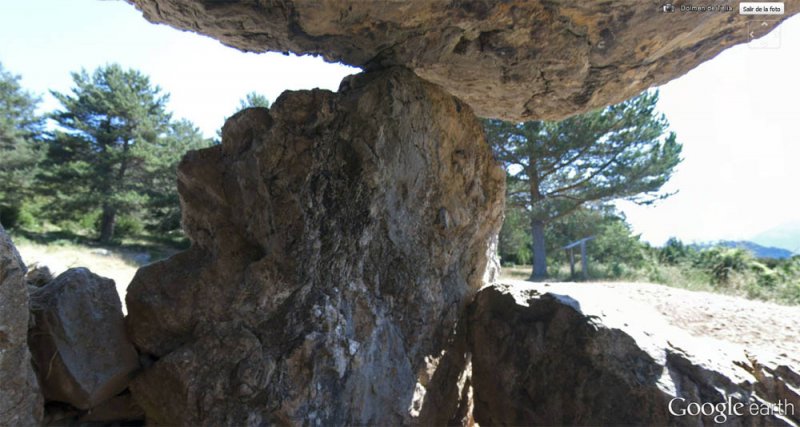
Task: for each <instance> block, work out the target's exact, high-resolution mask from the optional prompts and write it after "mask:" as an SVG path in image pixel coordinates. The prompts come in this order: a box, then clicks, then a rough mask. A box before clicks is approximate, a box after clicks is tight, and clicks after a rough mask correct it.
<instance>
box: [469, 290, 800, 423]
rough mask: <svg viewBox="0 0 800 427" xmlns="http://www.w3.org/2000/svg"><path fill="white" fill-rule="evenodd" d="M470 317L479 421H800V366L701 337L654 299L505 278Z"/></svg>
mask: <svg viewBox="0 0 800 427" xmlns="http://www.w3.org/2000/svg"><path fill="white" fill-rule="evenodd" d="M620 305H624V306H620ZM468 317H469V323H468V330H469V334H468V339H467V341H468V347H469V350H470V351H471V353H472V358H471V362H472V377H471V386H472V388H473V393H474V414H473V415H474V418H475V421H477V422H478V423H479V424H481V425H687V426H688V425H692V426H697V425H717V424H721V423H724V424H725V425H788V426H795V425H799V424H800V393H799V392H798V390H800V375H798V373H797V370H796V367H792V366H791V365H789V364H786V363H784V362H785V360H781V359H773V358H764V359H762V358H760V357H758V356H755V355H753V354H747V353H746V352H745V351H743V349H742V348H741V347H738V346H736V345H732V344H729V343H725V342H722V341H715V340H713V339H711V338H704V339H699V338H695V337H691V336H689V335H687V334H685V333H683V332H682V331H679V330H676V329H674V328H672V327H671V326H670V325H668V324H667V323H666V322H665V320H664V319H663V317H660V316H659V315H657V314H655V313H654V312H653V310H652V308H650V307H649V306H642V307H639V306H637V305H635V304H634V303H633V302H632V301H628V300H615V299H611V298H603V297H602V296H599V295H598V294H593V293H584V294H583V295H581V294H579V293H578V292H574V291H572V290H570V289H569V284H565V285H563V286H561V288H560V289H555V287H549V286H548V285H541V284H540V285H531V286H521V285H517V286H506V285H495V286H492V287H488V288H485V289H483V290H481V291H480V292H479V293H478V295H477V296H476V299H475V302H474V303H473V304H472V305H471V306H470V308H469V315H468ZM737 404H740V405H741V406H736V405H737ZM719 405H722V406H719ZM753 405H755V406H753ZM790 405H791V408H790ZM698 411H702V412H705V413H706V414H707V415H698Z"/></svg>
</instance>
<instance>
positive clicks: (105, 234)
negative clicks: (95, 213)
mask: <svg viewBox="0 0 800 427" xmlns="http://www.w3.org/2000/svg"><path fill="white" fill-rule="evenodd" d="M116 222H117V211H116V209H114V208H112V207H111V206H108V205H104V206H103V216H102V218H101V219H100V242H101V243H108V242H110V241H111V239H113V238H114V225H115V224H116Z"/></svg>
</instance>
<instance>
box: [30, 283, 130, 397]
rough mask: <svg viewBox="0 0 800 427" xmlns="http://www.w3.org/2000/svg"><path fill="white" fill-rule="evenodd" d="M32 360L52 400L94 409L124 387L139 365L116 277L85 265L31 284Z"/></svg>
mask: <svg viewBox="0 0 800 427" xmlns="http://www.w3.org/2000/svg"><path fill="white" fill-rule="evenodd" d="M31 313H32V315H33V320H34V322H33V327H32V328H31V330H30V334H29V344H30V349H31V352H32V354H33V361H34V364H35V366H36V370H37V373H38V375H39V381H40V383H41V384H42V391H43V393H44V397H45V399H46V400H48V401H58V402H65V403H69V404H70V405H72V406H74V407H76V408H79V409H84V410H85V409H90V408H93V407H95V406H97V405H99V404H101V403H103V402H104V401H106V400H108V399H110V398H112V397H114V396H115V395H116V394H118V393H120V392H121V391H123V390H124V389H125V388H126V387H127V386H128V383H129V382H130V378H131V376H132V374H133V372H134V371H135V370H136V369H138V367H139V361H138V355H137V353H136V350H135V349H134V347H133V345H132V344H131V342H130V341H129V340H128V338H127V336H126V333H125V325H124V320H123V316H122V305H121V303H120V299H119V295H117V290H116V287H115V286H114V281H113V280H110V279H105V278H102V277H100V276H97V275H95V274H92V273H91V272H90V271H89V270H87V269H85V268H75V269H70V270H67V271H66V272H64V273H62V274H61V275H59V276H58V277H57V278H56V279H55V280H53V281H51V282H50V283H48V284H46V285H45V286H43V287H40V288H31Z"/></svg>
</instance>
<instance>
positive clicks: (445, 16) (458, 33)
mask: <svg viewBox="0 0 800 427" xmlns="http://www.w3.org/2000/svg"><path fill="white" fill-rule="evenodd" d="M128 1H129V2H131V3H133V4H135V5H136V7H137V8H139V9H140V10H142V12H143V14H144V16H145V18H147V19H148V20H150V21H152V22H159V23H166V24H169V25H171V26H173V27H175V28H179V29H183V30H189V31H194V32H198V33H201V34H206V35H209V36H211V37H213V38H216V39H217V40H220V41H221V42H223V43H225V44H226V45H229V46H234V47H236V48H239V49H242V50H245V51H254V52H264V51H278V52H294V53H298V54H303V53H310V54H316V55H322V56H323V57H324V58H325V59H326V60H329V61H341V62H344V63H347V64H351V65H355V66H359V67H366V68H375V67H382V66H388V65H402V66H405V67H407V68H410V69H412V70H414V72H415V73H417V75H419V76H420V77H422V78H424V79H426V80H428V81H431V82H433V83H436V84H439V85H441V86H442V87H444V88H445V89H446V90H447V91H448V92H450V93H452V94H453V95H455V96H457V97H459V98H460V99H462V100H464V101H465V102H466V103H467V104H469V105H471V106H472V107H473V109H474V110H475V112H476V114H478V115H479V116H485V117H497V118H504V119H508V120H512V119H513V120H533V119H560V118H563V117H565V116H569V115H572V114H576V113H579V112H583V111H586V110H589V109H592V108H597V107H601V106H604V105H608V104H613V103H617V102H620V101H623V100H625V99H627V98H630V97H631V96H633V95H636V94H638V93H639V92H641V91H642V90H644V89H647V88H649V87H652V86H656V85H660V84H663V83H666V82H667V81H669V80H671V79H674V78H676V77H679V76H681V75H683V74H685V73H686V72H688V71H689V70H691V69H692V68H694V67H696V66H697V65H699V64H701V63H702V62H704V61H707V60H709V59H711V58H713V57H715V56H716V55H717V54H719V53H720V52H722V51H723V50H725V49H727V48H729V47H731V46H733V45H736V44H739V43H743V42H747V41H749V40H750V33H751V31H752V32H753V36H755V37H756V38H758V37H761V36H763V35H765V34H766V33H767V32H769V31H771V30H772V29H773V28H775V26H776V25H778V24H779V23H780V22H781V21H783V20H784V19H786V18H788V17H790V16H791V15H793V14H796V13H798V12H800V2H798V1H786V2H784V3H785V6H786V10H785V13H784V14H783V15H777V16H775V15H773V16H769V17H768V18H765V17H764V16H746V15H740V14H739V10H738V2H728V1H708V2H705V3H702V2H696V4H688V3H686V2H683V3H682V2H673V3H676V7H680V6H681V5H684V6H685V5H690V6H691V5H694V6H712V5H713V6H719V7H725V6H729V7H731V10H730V11H712V12H708V11H706V12H695V13H681V12H676V13H663V12H662V11H661V7H662V5H663V4H664V3H669V2H661V1H644V2H643V1H641V0H615V1H586V0H559V1H549V0H411V1H397V0H376V1H365V0H294V1H265V0H227V1H219V0H128ZM762 22H764V23H766V26H763V27H762V26H761V23H762Z"/></svg>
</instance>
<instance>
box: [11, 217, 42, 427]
mask: <svg viewBox="0 0 800 427" xmlns="http://www.w3.org/2000/svg"><path fill="white" fill-rule="evenodd" d="M25 271H26V269H25V264H23V263H22V259H21V258H20V256H19V253H17V249H16V248H15V247H14V245H13V244H12V243H11V239H10V238H9V237H8V235H7V234H6V232H5V230H4V229H3V226H2V225H0V426H29V425H39V424H40V423H41V420H42V411H43V409H44V403H43V401H42V395H41V393H40V392H39V384H38V383H37V382H36V374H35V373H34V372H33V367H32V366H31V355H30V353H29V352H28V316H29V314H28V288H27V285H26V283H25Z"/></svg>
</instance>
